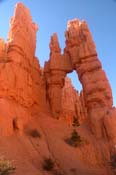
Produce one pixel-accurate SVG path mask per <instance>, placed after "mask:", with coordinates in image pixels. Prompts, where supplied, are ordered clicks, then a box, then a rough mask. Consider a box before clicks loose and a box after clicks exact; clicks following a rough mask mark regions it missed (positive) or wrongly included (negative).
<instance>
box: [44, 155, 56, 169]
mask: <svg viewBox="0 0 116 175" xmlns="http://www.w3.org/2000/svg"><path fill="white" fill-rule="evenodd" d="M53 168H54V161H53V160H52V159H51V158H45V159H44V162H43V169H44V170H46V171H52V170H53Z"/></svg>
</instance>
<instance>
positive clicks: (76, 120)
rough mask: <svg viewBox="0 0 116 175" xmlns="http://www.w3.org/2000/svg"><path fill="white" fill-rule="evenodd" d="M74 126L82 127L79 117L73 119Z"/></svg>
mask: <svg viewBox="0 0 116 175" xmlns="http://www.w3.org/2000/svg"><path fill="white" fill-rule="evenodd" d="M72 125H73V126H74V127H78V126H80V124H79V121H78V119H77V117H74V118H73V124H72Z"/></svg>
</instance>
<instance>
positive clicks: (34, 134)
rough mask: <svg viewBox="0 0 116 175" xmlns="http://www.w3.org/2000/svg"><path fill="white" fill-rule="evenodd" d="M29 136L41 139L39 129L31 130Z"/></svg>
mask: <svg viewBox="0 0 116 175" xmlns="http://www.w3.org/2000/svg"><path fill="white" fill-rule="evenodd" d="M28 134H29V135H30V136H31V137H34V138H37V137H41V135H40V133H39V131H38V130H37V129H31V130H29V131H28Z"/></svg>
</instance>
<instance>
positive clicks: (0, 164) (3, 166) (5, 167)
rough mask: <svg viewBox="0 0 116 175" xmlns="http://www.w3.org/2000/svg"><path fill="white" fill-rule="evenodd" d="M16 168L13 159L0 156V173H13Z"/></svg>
mask: <svg viewBox="0 0 116 175" xmlns="http://www.w3.org/2000/svg"><path fill="white" fill-rule="evenodd" d="M15 169H16V168H15V167H14V166H13V165H12V162H11V161H9V160H5V159H4V158H0V175H9V174H12V173H14V172H15Z"/></svg>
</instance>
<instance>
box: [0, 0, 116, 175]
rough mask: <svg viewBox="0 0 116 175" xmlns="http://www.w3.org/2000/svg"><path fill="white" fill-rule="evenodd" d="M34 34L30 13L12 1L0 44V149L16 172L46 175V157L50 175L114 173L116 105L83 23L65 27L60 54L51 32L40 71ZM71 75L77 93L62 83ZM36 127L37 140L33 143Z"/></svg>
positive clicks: (90, 37)
mask: <svg viewBox="0 0 116 175" xmlns="http://www.w3.org/2000/svg"><path fill="white" fill-rule="evenodd" d="M37 30H38V27H37V25H36V24H35V23H33V21H32V18H31V16H30V12H29V10H28V9H27V8H26V7H25V6H24V5H23V4H22V3H18V4H17V5H16V8H15V13H14V16H13V17H12V19H11V22H10V31H9V35H8V41H7V42H6V43H5V42H4V40H3V39H0V136H9V137H0V143H1V144H0V152H4V154H5V155H6V156H7V157H10V158H13V159H14V158H15V159H16V160H17V163H18V169H17V172H16V173H15V174H16V175H22V174H25V175H33V173H35V174H37V173H39V174H40V175H43V174H48V173H47V172H46V171H45V170H43V169H42V163H43V161H44V159H45V157H48V158H49V157H50V158H52V159H53V160H54V164H55V165H54V168H53V170H52V171H51V172H49V174H62V175H91V174H93V175H112V171H111V167H110V165H109V162H110V161H111V158H110V156H111V155H112V154H113V156H116V146H115V145H116V108H115V107H112V103H113V102H112V101H113V99H112V91H111V87H110V85H109V82H108V79H107V77H106V74H105V72H104V70H103V69H102V65H101V62H100V60H99V59H98V56H97V52H96V48H95V44H94V42H93V39H92V36H91V33H90V31H89V29H88V26H87V24H86V22H84V21H80V20H78V19H74V20H71V21H69V22H68V25H67V30H66V32H65V37H66V46H65V48H64V53H63V54H62V53H61V49H60V46H59V42H58V37H57V34H56V33H55V34H53V36H52V37H51V41H50V45H49V47H50V58H49V60H48V61H46V62H45V65H44V68H40V65H39V61H38V59H37V58H36V56H35V49H36V32H37ZM72 71H76V73H77V75H78V77H79V81H80V82H81V84H82V91H81V92H80V93H78V91H77V90H75V88H74V87H73V86H72V84H71V80H70V79H69V78H67V74H68V73H70V72H72ZM56 119H58V120H56ZM63 120H64V121H65V122H64V121H63ZM74 122H79V126H78V127H75V126H74V124H76V125H77V124H78V123H74ZM38 129H39V131H40V134H38V135H39V137H38V138H36V139H35V138H32V131H34V132H35V131H36V134H37V133H38ZM74 129H75V131H76V132H78V134H79V136H78V138H81V141H82V143H81V144H79V145H78V146H77V147H75V148H71V146H70V145H68V144H67V143H65V140H66V139H67V138H69V137H71V133H72V131H74ZM71 138H74V137H71ZM11 148H12V152H11ZM22 160H23V161H22ZM25 165H26V166H25Z"/></svg>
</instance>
